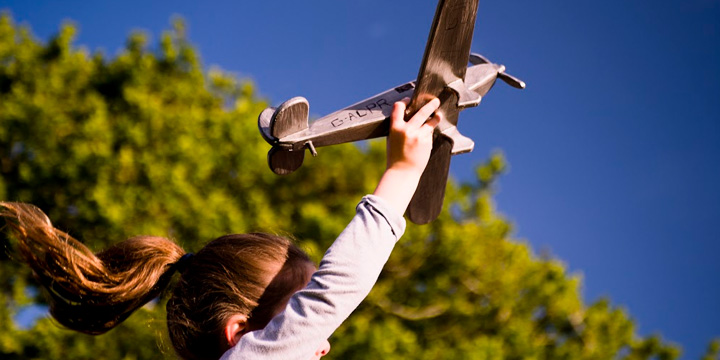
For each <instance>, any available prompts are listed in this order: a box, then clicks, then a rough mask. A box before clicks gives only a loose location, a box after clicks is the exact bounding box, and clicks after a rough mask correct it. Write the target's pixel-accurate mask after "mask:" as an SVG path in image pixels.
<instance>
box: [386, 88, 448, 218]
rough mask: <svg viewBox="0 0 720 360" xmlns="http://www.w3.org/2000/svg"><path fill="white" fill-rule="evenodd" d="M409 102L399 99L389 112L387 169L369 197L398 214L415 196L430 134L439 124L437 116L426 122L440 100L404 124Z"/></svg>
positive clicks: (427, 155) (430, 139)
mask: <svg viewBox="0 0 720 360" xmlns="http://www.w3.org/2000/svg"><path fill="white" fill-rule="evenodd" d="M409 102H410V100H409V99H403V100H402V101H398V102H396V103H395V107H394V108H393V112H392V115H391V118H390V134H389V135H388V140H387V141H388V146H387V147H388V153H387V169H386V170H385V173H384V174H383V176H382V178H381V179H380V182H379V183H378V186H377V188H375V192H374V193H373V194H374V195H376V196H379V197H381V198H383V199H384V200H385V201H387V202H388V203H389V204H390V205H391V206H392V207H393V208H395V209H396V210H397V211H399V212H400V213H401V214H402V213H404V212H405V209H407V206H408V204H409V203H410V199H412V197H413V194H415V189H417V185H418V182H419V181H420V176H421V175H422V173H423V171H424V170H425V166H427V163H428V160H429V159H430V152H431V151H432V143H433V131H434V130H435V127H436V126H437V125H438V124H439V123H440V116H439V115H438V114H435V115H434V116H433V117H432V118H430V116H431V115H433V113H435V110H437V109H438V107H439V106H440V100H438V99H433V100H432V101H430V102H429V103H427V104H426V105H425V106H423V107H422V108H420V110H418V112H417V113H416V114H415V115H414V116H413V117H412V118H411V119H410V120H408V121H407V122H405V108H406V107H407V104H408V103H409Z"/></svg>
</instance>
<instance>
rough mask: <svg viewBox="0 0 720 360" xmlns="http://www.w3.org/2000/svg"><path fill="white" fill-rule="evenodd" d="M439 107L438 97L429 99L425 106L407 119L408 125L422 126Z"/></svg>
mask: <svg viewBox="0 0 720 360" xmlns="http://www.w3.org/2000/svg"><path fill="white" fill-rule="evenodd" d="M439 107H440V99H438V98H434V99H432V100H430V102H428V103H427V104H425V106H423V107H421V108H420V110H418V112H416V113H415V115H413V117H412V118H411V119H410V120H408V125H409V126H411V127H415V128H419V127H420V126H422V125H423V124H424V123H425V122H426V121H428V118H429V117H430V116H431V115H432V114H433V113H434V112H435V110H437V109H438V108H439Z"/></svg>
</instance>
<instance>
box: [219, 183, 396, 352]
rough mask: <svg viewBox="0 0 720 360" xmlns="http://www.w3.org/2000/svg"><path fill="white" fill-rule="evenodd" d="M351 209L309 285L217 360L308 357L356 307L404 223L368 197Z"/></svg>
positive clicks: (392, 210) (387, 208)
mask: <svg viewBox="0 0 720 360" xmlns="http://www.w3.org/2000/svg"><path fill="white" fill-rule="evenodd" d="M356 210H357V214H356V215H355V217H354V218H353V219H352V221H351V222H350V224H348V226H347V227H346V228H345V230H343V232H342V233H341V234H340V236H339V237H338V238H337V239H336V240H335V242H334V243H333V244H332V246H330V248H329V249H328V250H327V252H326V253H325V256H324V257H323V259H322V261H321V262H320V267H319V268H318V270H317V271H316V272H315V274H313V276H312V279H311V280H310V283H309V284H308V285H307V286H306V287H305V288H304V289H302V290H300V291H298V292H297V293H295V294H294V295H293V296H292V297H291V298H290V301H289V302H288V304H287V306H286V307H285V310H284V311H283V312H281V313H280V314H278V315H277V316H275V317H274V318H273V319H272V321H270V323H269V324H268V325H267V326H266V327H265V328H264V329H262V330H257V331H252V332H249V333H247V334H245V335H243V337H242V338H240V341H239V342H238V344H237V345H236V346H234V347H233V348H231V349H230V350H228V351H227V352H225V354H224V355H223V356H222V358H221V360H245V359H248V360H250V359H252V360H255V359H263V360H265V359H268V360H270V359H277V360H294V359H297V360H307V359H310V358H311V357H312V356H313V355H314V354H315V351H316V349H317V348H318V347H319V346H320V344H321V343H322V342H323V341H324V340H325V339H327V338H329V337H330V335H332V333H333V332H334V331H335V330H336V329H337V328H338V327H339V326H340V324H342V322H343V321H345V319H347V317H348V316H349V315H350V313H352V312H353V311H354V310H355V308H357V306H358V305H360V302H362V300H363V299H364V298H365V297H366V296H367V294H368V293H369V292H370V289H372V287H373V285H375V282H376V281H377V278H378V276H379V275H380V271H381V270H382V268H383V266H384V265H385V262H387V259H388V257H389V256H390V253H391V252H392V249H393V247H394V246H395V243H396V242H397V240H398V239H399V238H400V236H402V234H403V233H404V232H405V219H404V218H403V217H402V215H401V214H398V213H397V212H396V211H395V210H394V209H392V208H391V207H390V206H389V205H388V204H386V203H385V202H384V201H383V200H382V199H381V198H379V197H376V196H373V195H368V196H365V197H364V198H363V199H362V200H361V201H360V203H359V204H358V206H357V209H356Z"/></svg>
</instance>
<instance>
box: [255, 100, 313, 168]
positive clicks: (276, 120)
mask: <svg viewBox="0 0 720 360" xmlns="http://www.w3.org/2000/svg"><path fill="white" fill-rule="evenodd" d="M309 112H310V105H309V104H308V101H307V100H306V99H305V98H304V97H300V96H298V97H294V98H292V99H290V100H288V101H285V102H284V103H282V104H280V106H278V107H277V108H272V107H269V108H267V109H265V110H263V112H262V113H260V116H259V117H258V128H259V129H260V134H261V135H262V137H263V139H265V141H267V142H268V143H270V144H272V145H273V147H272V149H270V151H269V152H268V165H270V169H272V171H273V172H274V173H276V174H278V175H287V174H290V173H291V172H293V171H295V170H297V169H298V168H299V167H300V166H301V165H302V163H303V159H304V157H305V148H303V149H301V150H292V149H288V148H284V147H283V146H280V145H278V142H279V141H281V140H282V139H283V138H284V137H286V136H289V135H292V134H295V133H298V132H300V131H303V130H305V129H307V128H308V115H309Z"/></svg>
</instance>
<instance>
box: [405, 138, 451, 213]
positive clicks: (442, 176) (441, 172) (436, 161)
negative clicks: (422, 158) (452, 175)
mask: <svg viewBox="0 0 720 360" xmlns="http://www.w3.org/2000/svg"><path fill="white" fill-rule="evenodd" d="M452 148H453V140H452V139H451V138H449V137H447V136H443V135H440V136H436V137H435V139H434V140H433V148H432V153H430V160H429V161H428V164H427V167H425V171H424V172H423V173H422V176H420V182H419V183H418V188H417V190H415V194H414V195H413V197H412V200H410V204H409V205H408V208H407V211H406V214H407V217H408V219H410V221H412V222H414V223H415V224H420V225H422V224H427V223H429V222H431V221H433V220H435V219H436V218H437V217H438V215H440V211H442V206H443V200H444V199H445V186H446V185H447V178H448V172H449V171H450V157H451V156H452V154H451V152H452Z"/></svg>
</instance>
